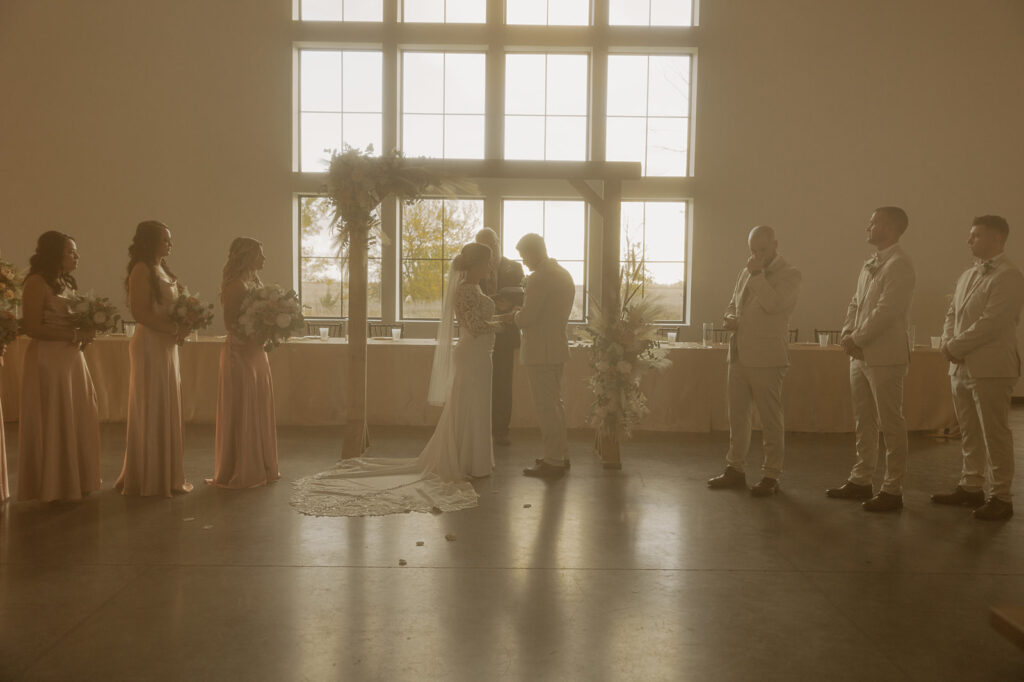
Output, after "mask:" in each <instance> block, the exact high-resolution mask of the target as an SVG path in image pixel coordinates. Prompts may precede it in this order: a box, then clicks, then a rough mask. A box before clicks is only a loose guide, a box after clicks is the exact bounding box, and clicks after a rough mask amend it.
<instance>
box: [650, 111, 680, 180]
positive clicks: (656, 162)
mask: <svg viewBox="0 0 1024 682" xmlns="http://www.w3.org/2000/svg"><path fill="white" fill-rule="evenodd" d="M686 133H687V119H685V118H649V119H647V169H646V170H647V175H676V176H679V175H686V153H687V143H686Z"/></svg>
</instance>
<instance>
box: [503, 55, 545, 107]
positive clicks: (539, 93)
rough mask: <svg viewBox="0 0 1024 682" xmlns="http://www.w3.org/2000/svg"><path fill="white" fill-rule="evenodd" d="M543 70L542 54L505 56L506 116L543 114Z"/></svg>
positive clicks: (543, 60)
mask: <svg viewBox="0 0 1024 682" xmlns="http://www.w3.org/2000/svg"><path fill="white" fill-rule="evenodd" d="M545 68H546V66H545V59H544V55H542V54H510V55H506V57H505V113H506V114H543V113H544V95H545V90H544V81H545Z"/></svg>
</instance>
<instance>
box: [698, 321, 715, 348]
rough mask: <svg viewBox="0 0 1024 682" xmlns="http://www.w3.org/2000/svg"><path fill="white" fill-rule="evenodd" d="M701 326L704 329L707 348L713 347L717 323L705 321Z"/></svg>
mask: <svg viewBox="0 0 1024 682" xmlns="http://www.w3.org/2000/svg"><path fill="white" fill-rule="evenodd" d="M701 328H702V330H703V340H704V347H705V348H711V339H712V338H713V336H714V334H713V332H714V329H715V323H714V322H705V323H704V324H703V325H702V326H701Z"/></svg>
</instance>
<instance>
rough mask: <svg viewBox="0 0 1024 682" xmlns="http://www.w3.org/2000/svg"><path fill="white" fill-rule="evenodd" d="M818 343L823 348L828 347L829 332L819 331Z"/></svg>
mask: <svg viewBox="0 0 1024 682" xmlns="http://www.w3.org/2000/svg"><path fill="white" fill-rule="evenodd" d="M818 345H819V346H821V347H822V348H827V347H828V332H818Z"/></svg>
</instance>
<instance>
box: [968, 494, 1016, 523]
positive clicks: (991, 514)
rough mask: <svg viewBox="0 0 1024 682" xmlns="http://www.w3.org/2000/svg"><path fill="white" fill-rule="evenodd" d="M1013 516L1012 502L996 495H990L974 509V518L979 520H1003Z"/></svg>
mask: <svg viewBox="0 0 1024 682" xmlns="http://www.w3.org/2000/svg"><path fill="white" fill-rule="evenodd" d="M1011 516H1013V502H1003V501H1002V500H1000V499H999V498H998V497H990V498H988V501H987V502H985V504H983V505H982V506H980V507H978V508H977V509H975V510H974V518H976V519H980V520H981V521H1005V520H1006V519H1008V518H1010V517H1011Z"/></svg>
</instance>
